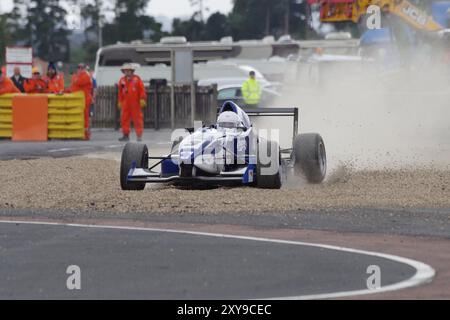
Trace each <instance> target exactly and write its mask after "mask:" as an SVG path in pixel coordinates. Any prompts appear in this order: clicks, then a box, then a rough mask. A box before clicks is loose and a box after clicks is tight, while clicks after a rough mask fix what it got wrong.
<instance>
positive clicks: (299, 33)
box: [0, 0, 315, 63]
mask: <svg viewBox="0 0 450 320" xmlns="http://www.w3.org/2000/svg"><path fill="white" fill-rule="evenodd" d="M150 1H151V0H64V1H61V0H14V7H13V10H12V11H11V12H9V13H5V14H2V15H0V50H1V52H4V50H5V47H6V46H7V45H23V46H32V47H33V51H34V54H35V56H38V57H40V58H42V59H45V60H53V61H65V62H69V61H72V62H78V61H77V60H79V61H81V60H84V61H88V62H92V61H93V60H94V59H95V53H96V51H97V49H98V47H99V45H108V44H113V43H116V42H118V41H121V42H130V41H133V40H144V41H153V42H157V41H159V40H160V39H161V37H164V36H170V35H173V36H185V37H186V38H187V39H188V40H189V41H212V40H219V39H220V38H222V37H226V36H231V37H233V38H234V39H235V40H241V39H261V38H263V37H264V36H268V35H272V36H275V37H279V36H281V35H284V34H291V35H292V36H293V37H296V38H305V37H310V36H315V35H314V33H313V32H312V30H311V29H310V28H309V27H308V19H307V16H308V6H307V4H306V1H298V0H234V1H233V9H232V11H231V12H230V13H229V14H228V15H224V14H222V13H220V12H216V13H212V14H211V15H209V17H208V18H207V19H205V18H204V9H205V8H206V5H207V1H204V0H190V1H191V4H192V5H193V6H195V8H198V10H196V12H195V13H194V14H193V15H192V16H191V17H190V18H189V19H187V20H182V19H178V18H177V19H174V20H173V24H172V32H171V33H168V32H165V31H163V26H162V24H161V23H159V22H157V21H156V20H155V18H154V17H152V16H150V15H148V13H147V12H146V8H147V6H148V4H149V2H150ZM74 12H78V13H79V16H80V19H79V21H78V23H81V24H80V26H79V27H80V29H81V30H83V33H82V35H83V38H82V40H81V44H80V45H74V44H73V43H72V42H71V41H70V36H71V35H72V34H73V33H74V32H75V31H76V30H73V26H72V28H71V26H70V25H69V24H70V21H69V22H68V17H73V16H74ZM0 57H1V58H2V59H3V58H4V55H3V54H2V55H0ZM1 62H2V63H4V61H1Z"/></svg>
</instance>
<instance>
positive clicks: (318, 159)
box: [293, 133, 327, 183]
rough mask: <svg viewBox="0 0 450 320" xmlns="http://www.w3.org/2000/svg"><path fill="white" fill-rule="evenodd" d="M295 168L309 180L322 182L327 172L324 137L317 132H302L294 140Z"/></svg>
mask: <svg viewBox="0 0 450 320" xmlns="http://www.w3.org/2000/svg"><path fill="white" fill-rule="evenodd" d="M293 158H294V169H295V172H296V173H297V174H301V173H302V174H304V175H305V177H306V179H307V180H308V182H310V183H321V182H322V181H323V180H324V179H325V175H326V172H327V155H326V151H325V144H324V142H323V139H322V137H321V136H320V135H319V134H317V133H307V134H300V135H298V136H297V137H296V138H295V140H294V150H293Z"/></svg>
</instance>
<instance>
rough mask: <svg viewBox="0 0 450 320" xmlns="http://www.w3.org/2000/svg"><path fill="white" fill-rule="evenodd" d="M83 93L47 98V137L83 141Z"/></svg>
mask: <svg viewBox="0 0 450 320" xmlns="http://www.w3.org/2000/svg"><path fill="white" fill-rule="evenodd" d="M84 108H85V102H84V93H82V92H77V93H73V94H65V95H53V94H52V95H49V96H48V137H49V138H50V139H84Z"/></svg>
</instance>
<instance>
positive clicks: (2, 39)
mask: <svg viewBox="0 0 450 320" xmlns="http://www.w3.org/2000/svg"><path fill="white" fill-rule="evenodd" d="M7 20H8V16H7V15H6V14H2V15H0V52H1V53H0V66H2V65H4V63H5V58H4V57H5V51H6V46H7V45H8V43H9V38H10V36H9V32H8V30H7Z"/></svg>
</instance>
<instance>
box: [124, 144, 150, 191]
mask: <svg viewBox="0 0 450 320" xmlns="http://www.w3.org/2000/svg"><path fill="white" fill-rule="evenodd" d="M133 166H135V167H136V168H144V169H148V148H147V146H146V145H145V144H141V143H127V144H126V146H125V148H124V149H123V151H122V160H121V162H120V186H121V187H122V190H134V191H141V190H144V189H145V182H128V181H127V180H128V173H129V172H130V169H131V168H132V167H133Z"/></svg>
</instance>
